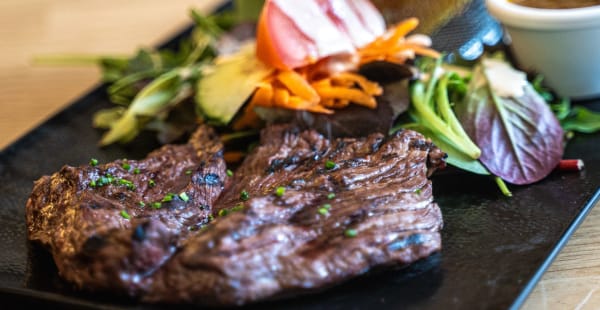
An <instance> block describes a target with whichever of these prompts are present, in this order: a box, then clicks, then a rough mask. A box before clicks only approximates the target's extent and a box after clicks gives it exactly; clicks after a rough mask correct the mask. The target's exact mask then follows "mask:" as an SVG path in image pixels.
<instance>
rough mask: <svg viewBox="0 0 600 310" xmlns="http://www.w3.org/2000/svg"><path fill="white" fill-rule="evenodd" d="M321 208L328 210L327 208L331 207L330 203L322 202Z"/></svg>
mask: <svg viewBox="0 0 600 310" xmlns="http://www.w3.org/2000/svg"><path fill="white" fill-rule="evenodd" d="M322 208H323V209H325V210H329V209H331V205H330V204H328V203H326V204H323V206H322Z"/></svg>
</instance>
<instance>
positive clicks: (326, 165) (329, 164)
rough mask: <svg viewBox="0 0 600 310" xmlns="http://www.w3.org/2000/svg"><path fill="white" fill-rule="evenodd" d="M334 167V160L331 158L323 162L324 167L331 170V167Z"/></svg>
mask: <svg viewBox="0 0 600 310" xmlns="http://www.w3.org/2000/svg"><path fill="white" fill-rule="evenodd" d="M335 167H336V164H335V162H333V161H331V160H328V161H326V162H325V169H327V170H331V169H333V168H335Z"/></svg>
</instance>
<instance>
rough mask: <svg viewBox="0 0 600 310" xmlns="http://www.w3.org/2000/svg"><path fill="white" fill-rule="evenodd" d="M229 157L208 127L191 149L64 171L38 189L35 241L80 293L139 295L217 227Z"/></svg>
mask: <svg viewBox="0 0 600 310" xmlns="http://www.w3.org/2000/svg"><path fill="white" fill-rule="evenodd" d="M222 151H223V146H222V144H221V143H220V141H219V140H218V137H217V135H216V134H215V132H214V131H213V130H212V129H211V128H209V127H206V126H201V127H200V128H199V129H198V130H197V131H196V132H195V133H194V134H193V136H192V137H191V138H190V140H189V142H188V143H187V144H184V145H168V146H164V147H162V148H160V149H158V150H156V151H154V152H152V153H150V154H149V155H148V156H147V157H146V158H145V159H143V160H139V161H138V160H117V161H115V162H111V163H108V164H103V165H97V166H95V165H86V166H80V167H71V166H64V167H63V168H62V169H61V170H60V171H59V172H57V173H54V174H53V175H51V176H44V177H42V178H40V179H39V180H37V181H36V182H35V183H34V187H33V191H32V193H31V196H30V198H29V199H28V201H27V205H26V221H27V228H28V237H29V239H30V240H33V241H37V242H40V243H41V244H42V245H44V246H46V247H47V248H48V249H49V250H50V252H51V253H52V255H53V257H54V261H55V263H56V265H57V268H58V271H59V273H60V275H61V276H62V277H63V278H65V279H66V280H68V281H70V282H72V283H74V284H75V285H76V286H77V287H80V288H85V289H86V290H112V291H115V292H119V293H124V294H128V295H137V294H138V291H140V290H145V288H144V286H145V285H147V284H148V282H147V281H146V279H147V278H148V277H149V276H150V275H152V273H154V272H155V271H156V270H158V269H159V268H160V266H161V265H162V264H164V263H165V262H166V261H168V259H169V258H170V257H171V256H172V254H173V253H174V252H175V249H176V248H178V247H180V246H182V245H183V244H184V243H185V242H186V241H187V239H188V237H189V236H190V235H191V233H192V232H193V231H195V230H197V229H198V228H200V227H202V226H203V225H205V224H206V223H208V222H209V217H210V212H211V208H212V205H213V203H214V202H215V200H216V198H217V197H218V196H219V194H220V193H221V191H222V189H223V182H224V181H223V180H224V179H225V162H224V160H223V156H222Z"/></svg>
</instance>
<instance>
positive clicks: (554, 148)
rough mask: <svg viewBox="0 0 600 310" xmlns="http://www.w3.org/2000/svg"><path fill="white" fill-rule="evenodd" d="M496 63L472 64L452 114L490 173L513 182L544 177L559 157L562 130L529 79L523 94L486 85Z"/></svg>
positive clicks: (518, 182)
mask: <svg viewBox="0 0 600 310" xmlns="http://www.w3.org/2000/svg"><path fill="white" fill-rule="evenodd" d="M494 61H500V60H491V59H490V60H489V61H487V62H486V59H483V60H482V61H481V62H480V63H479V64H478V65H476V67H475V69H474V70H473V76H472V79H471V82H470V84H469V91H468V95H467V100H466V101H465V102H464V103H463V104H461V105H457V108H456V113H457V115H458V116H459V119H460V120H461V123H462V124H463V126H464V128H465V130H466V132H467V133H468V134H469V136H470V137H472V138H473V139H474V140H475V143H476V144H477V145H478V146H479V147H481V150H482V152H481V157H480V160H481V162H482V163H483V164H484V165H485V167H486V168H487V169H488V170H489V171H490V172H491V173H493V174H495V175H497V176H499V177H501V178H502V179H503V180H505V181H507V182H510V183H513V184H530V183H533V182H536V181H539V180H541V179H542V178H544V177H546V176H547V175H548V174H549V173H550V172H551V171H552V170H553V169H554V168H555V167H556V165H557V164H558V162H559V161H560V159H561V158H562V155H563V130H562V128H561V126H560V124H559V123H558V120H557V118H556V117H555V116H554V114H553V113H552V111H551V110H550V108H549V106H548V105H547V104H546V101H545V100H544V98H543V97H541V96H540V95H539V94H538V93H537V92H536V91H535V89H534V88H533V87H532V86H531V84H530V83H529V82H528V81H526V80H525V81H524V85H523V86H522V91H523V92H522V94H518V95H517V94H515V95H510V94H509V95H505V94H499V93H497V92H496V90H495V89H493V87H492V86H491V83H490V79H491V77H490V72H491V68H492V66H493V65H494V64H495V63H494ZM503 65H508V63H504V64H503Z"/></svg>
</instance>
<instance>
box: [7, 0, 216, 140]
mask: <svg viewBox="0 0 600 310" xmlns="http://www.w3.org/2000/svg"><path fill="white" fill-rule="evenodd" d="M219 2H222V1H221V0H170V1H163V0H128V1H120V0H85V1H79V0H2V1H0V149H3V148H5V147H6V146H8V145H9V144H10V143H11V142H13V141H14V140H16V139H17V138H18V137H20V136H21V135H23V134H25V133H26V132H27V131H29V129H31V128H34V127H35V126H37V125H38V124H39V123H40V122H42V121H43V120H45V119H46V118H48V117H49V116H51V115H53V114H54V113H56V112H58V111H59V110H60V109H61V108H62V107H64V106H66V105H68V104H69V103H71V102H72V101H73V100H74V99H76V98H77V97H79V96H81V95H83V94H84V93H85V92H86V91H88V90H89V89H90V88H92V87H94V86H95V85H97V84H98V83H99V81H100V71H99V70H98V69H97V68H96V66H93V65H86V66H47V65H33V64H32V59H33V58H34V57H37V56H44V55H54V54H81V55H88V54H101V55H104V54H127V55H128V54H131V53H133V52H134V51H135V50H136V49H137V48H138V47H141V46H154V45H157V44H159V43H160V42H162V41H164V40H166V39H167V38H169V37H171V36H172V35H173V34H175V33H176V32H178V31H180V30H181V29H182V28H184V27H185V26H187V25H189V24H190V22H191V19H190V18H189V15H188V12H189V9H190V8H192V7H193V8H197V9H199V10H200V11H204V12H209V11H210V10H212V9H213V8H214V7H215V6H216V5H217V4H218V3H219Z"/></svg>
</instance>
